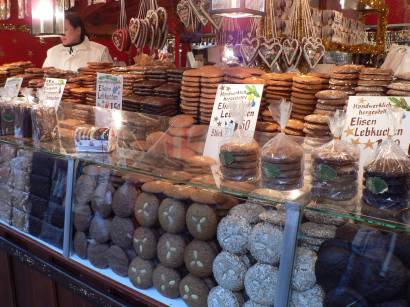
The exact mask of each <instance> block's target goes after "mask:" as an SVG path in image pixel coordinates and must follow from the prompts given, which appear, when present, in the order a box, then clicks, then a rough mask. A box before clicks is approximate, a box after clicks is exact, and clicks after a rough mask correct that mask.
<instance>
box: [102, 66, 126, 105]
mask: <svg viewBox="0 0 410 307" xmlns="http://www.w3.org/2000/svg"><path fill="white" fill-rule="evenodd" d="M122 91H123V77H122V76H115V75H110V74H103V73H97V88H96V106H97V107H101V108H106V109H117V110H121V109H122Z"/></svg>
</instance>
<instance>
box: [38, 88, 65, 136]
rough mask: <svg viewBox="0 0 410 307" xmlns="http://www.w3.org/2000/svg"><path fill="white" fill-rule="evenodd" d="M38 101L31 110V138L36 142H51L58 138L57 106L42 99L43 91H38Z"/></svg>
mask: <svg viewBox="0 0 410 307" xmlns="http://www.w3.org/2000/svg"><path fill="white" fill-rule="evenodd" d="M37 95H38V98H39V101H40V103H39V104H35V105H34V106H33V108H32V110H31V119H32V124H33V140H34V141H36V142H51V141H53V140H56V139H58V138H59V133H58V119H57V106H55V105H54V104H53V103H50V102H48V101H46V100H44V93H43V92H42V91H38V94H37Z"/></svg>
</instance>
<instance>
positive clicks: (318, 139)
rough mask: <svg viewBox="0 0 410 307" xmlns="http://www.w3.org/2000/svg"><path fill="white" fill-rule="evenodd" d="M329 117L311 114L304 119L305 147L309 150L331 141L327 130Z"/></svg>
mask: <svg viewBox="0 0 410 307" xmlns="http://www.w3.org/2000/svg"><path fill="white" fill-rule="evenodd" d="M328 123H329V117H328V116H326V115H321V114H311V115H308V116H306V117H305V127H304V128H303V132H304V133H305V134H306V138H305V145H307V146H305V147H307V148H308V149H311V148H313V147H317V146H319V145H322V144H324V143H327V142H329V141H330V139H331V132H330V129H329V124H328Z"/></svg>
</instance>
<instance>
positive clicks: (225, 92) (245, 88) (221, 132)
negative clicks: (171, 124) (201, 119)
mask: <svg viewBox="0 0 410 307" xmlns="http://www.w3.org/2000/svg"><path fill="white" fill-rule="evenodd" d="M262 94H263V84H219V86H218V90H217V92H216V97H215V103H214V106H213V110H212V117H211V122H210V124H209V129H208V135H207V137H206V143H205V149H204V156H208V157H212V158H214V159H215V160H217V161H218V160H219V147H220V145H221V144H222V142H223V141H224V140H226V139H227V137H229V136H230V135H233V133H235V131H236V130H238V129H241V130H242V131H243V132H244V133H245V134H246V136H247V137H253V135H254V133H255V128H256V122H257V120H258V113H259V107H260V104H261V99H262ZM233 103H235V104H238V105H239V104H243V105H248V106H249V108H248V109H247V110H246V112H245V114H244V116H243V119H242V122H240V123H237V122H235V120H234V118H233V117H232V114H231V108H232V107H233V106H232V104H233Z"/></svg>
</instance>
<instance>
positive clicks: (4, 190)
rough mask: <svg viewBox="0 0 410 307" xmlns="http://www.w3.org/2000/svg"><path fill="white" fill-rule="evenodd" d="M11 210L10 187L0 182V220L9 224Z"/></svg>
mask: <svg viewBox="0 0 410 307" xmlns="http://www.w3.org/2000/svg"><path fill="white" fill-rule="evenodd" d="M11 210H12V189H10V187H9V186H8V185H6V184H0V220H2V221H3V222H5V223H7V224H10V222H11Z"/></svg>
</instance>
